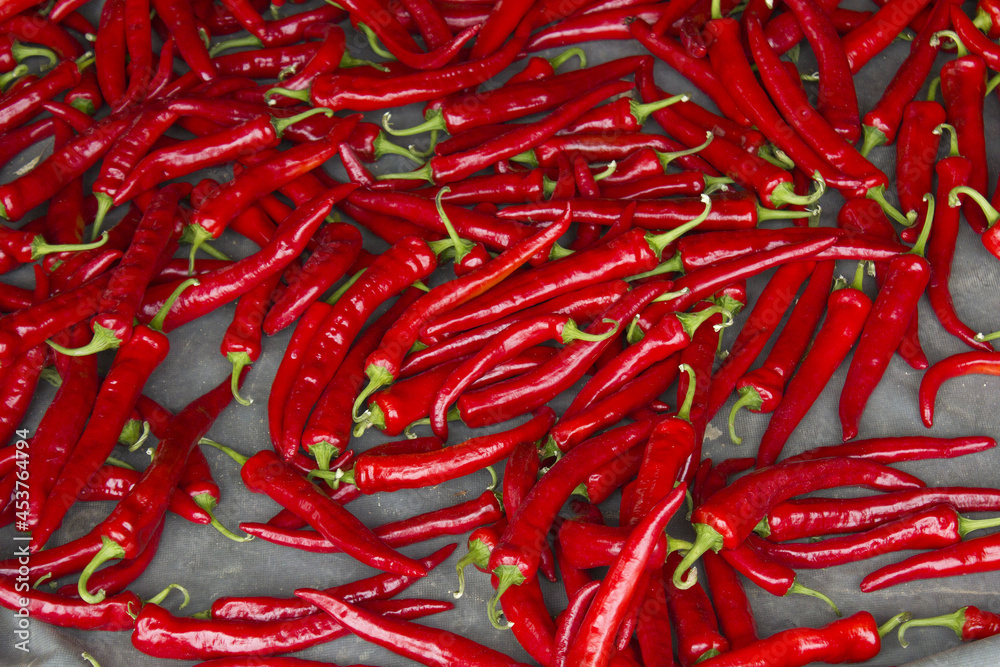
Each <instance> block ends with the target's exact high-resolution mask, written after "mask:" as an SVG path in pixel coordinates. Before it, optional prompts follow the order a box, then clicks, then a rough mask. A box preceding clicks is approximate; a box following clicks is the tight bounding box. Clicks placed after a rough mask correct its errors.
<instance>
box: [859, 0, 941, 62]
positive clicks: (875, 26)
mask: <svg viewBox="0 0 1000 667" xmlns="http://www.w3.org/2000/svg"><path fill="white" fill-rule="evenodd" d="M929 3H930V0H918V1H917V2H903V1H902V0H889V2H887V3H885V5H883V6H882V7H881V8H880V9H879V10H878V11H877V12H875V14H873V15H872V17H871V18H870V19H868V20H867V21H865V22H864V23H862V24H861V25H860V26H858V27H857V28H855V29H854V30H852V31H851V32H849V33H848V34H846V35H844V37H843V39H842V40H841V41H842V45H843V48H844V52H845V53H846V54H847V60H848V62H849V63H850V65H851V72H852V73H854V74H857V73H858V71H859V70H860V69H861V68H862V67H864V66H865V64H866V63H867V62H869V61H870V60H871V59H872V58H874V57H875V56H876V55H878V54H879V53H881V52H882V50H883V49H885V47H887V46H888V45H889V44H890V43H891V42H892V40H894V39H895V38H896V35H898V34H899V33H900V31H902V30H903V28H905V27H906V26H907V25H908V24H909V22H910V21H911V20H912V19H913V17H914V16H915V15H916V14H917V12H919V11H920V10H922V9H923V8H924V7H926V6H927V5H928V4H929Z"/></svg>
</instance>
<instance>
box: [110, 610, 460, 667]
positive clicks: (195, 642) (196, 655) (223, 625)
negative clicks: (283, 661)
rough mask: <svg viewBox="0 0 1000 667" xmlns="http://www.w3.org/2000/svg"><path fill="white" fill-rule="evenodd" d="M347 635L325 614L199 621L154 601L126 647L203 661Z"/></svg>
mask: <svg viewBox="0 0 1000 667" xmlns="http://www.w3.org/2000/svg"><path fill="white" fill-rule="evenodd" d="M363 604H364V605H365V607H366V608H368V609H371V610H372V611H373V612H375V613H378V614H385V616H386V617H388V618H393V617H394V618H404V619H416V618H422V617H424V616H429V615H431V614H437V613H441V612H443V611H448V610H450V609H453V608H454V605H453V604H451V603H450V602H438V601H436V600H370V601H367V602H364V603H363ZM130 620H131V618H130ZM348 634H350V632H349V631H348V630H346V629H345V628H344V626H342V625H341V624H340V623H338V622H337V621H335V620H334V619H332V618H330V617H329V616H327V615H326V614H310V615H308V616H303V617H301V618H294V619H280V620H274V621H254V620H242V619H235V620H228V619H220V620H202V619H197V618H191V617H179V616H174V615H173V614H171V613H170V612H169V611H167V610H166V609H164V608H162V607H160V606H158V605H155V604H147V605H146V606H144V607H143V608H142V611H141V612H140V614H139V616H138V618H136V619H135V629H134V630H133V632H132V646H134V647H135V648H137V649H138V650H139V651H141V652H143V653H145V654H146V655H151V656H154V657H157V658H174V659H178V660H204V659H207V658H221V657H225V656H230V655H243V656H271V655H274V654H276V653H290V652H294V651H301V650H303V649H306V648H309V647H310V646H315V645H316V644H320V643H323V642H328V641H332V640H334V639H337V638H339V637H344V636H347V635H348ZM251 659H253V658H251ZM268 660H272V658H268ZM244 664H245V663H244Z"/></svg>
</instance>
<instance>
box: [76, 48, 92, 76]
mask: <svg viewBox="0 0 1000 667" xmlns="http://www.w3.org/2000/svg"><path fill="white" fill-rule="evenodd" d="M75 62H76V68H77V69H78V70H80V71H81V72H82V71H83V70H85V69H87V68H88V67H90V66H91V65H93V64H94V63H95V62H97V58H96V56H95V55H94V54H93V53H92V52H90V51H87V52H86V53H84V54H83V55H82V56H80V57H79V58H77V59H76V61H75Z"/></svg>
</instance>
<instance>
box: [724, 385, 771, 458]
mask: <svg viewBox="0 0 1000 667" xmlns="http://www.w3.org/2000/svg"><path fill="white" fill-rule="evenodd" d="M738 394H739V398H738V399H736V402H735V403H734V404H733V407H732V409H731V410H730V411H729V439H730V440H732V441H733V444H734V445H742V444H743V438H741V437H740V436H738V435H736V413H737V412H739V411H740V410H741V409H743V408H749V409H750V410H760V406H761V405H763V404H764V400H763V399H762V398H761V396H760V392H758V391H757V390H756V389H754V388H753V387H751V386H749V385H748V386H746V387H741V388H740V389H739V391H738Z"/></svg>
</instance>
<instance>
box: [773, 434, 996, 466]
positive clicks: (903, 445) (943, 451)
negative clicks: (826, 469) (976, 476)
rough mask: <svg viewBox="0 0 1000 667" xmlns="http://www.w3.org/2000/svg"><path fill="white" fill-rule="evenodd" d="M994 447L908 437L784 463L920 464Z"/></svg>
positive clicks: (983, 440) (975, 441)
mask: <svg viewBox="0 0 1000 667" xmlns="http://www.w3.org/2000/svg"><path fill="white" fill-rule="evenodd" d="M994 447H996V441H995V440H993V439H992V438H987V437H982V436H969V437H965V438H929V437H922V436H908V437H899V438H875V439H873V440H855V441H854V442H852V443H849V444H844V445H827V446H826V447H817V448H815V449H810V450H809V451H806V452H803V453H802V454H799V455H797V456H792V457H789V458H787V459H785V461H808V460H811V459H819V458H826V457H828V456H850V457H851V458H860V459H866V460H868V461H875V462H876V463H896V462H898V461H922V460H925V459H950V458H955V457H958V456H966V455H968V454H975V453H977V452H982V451H986V450H987V449H993V448H994Z"/></svg>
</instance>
